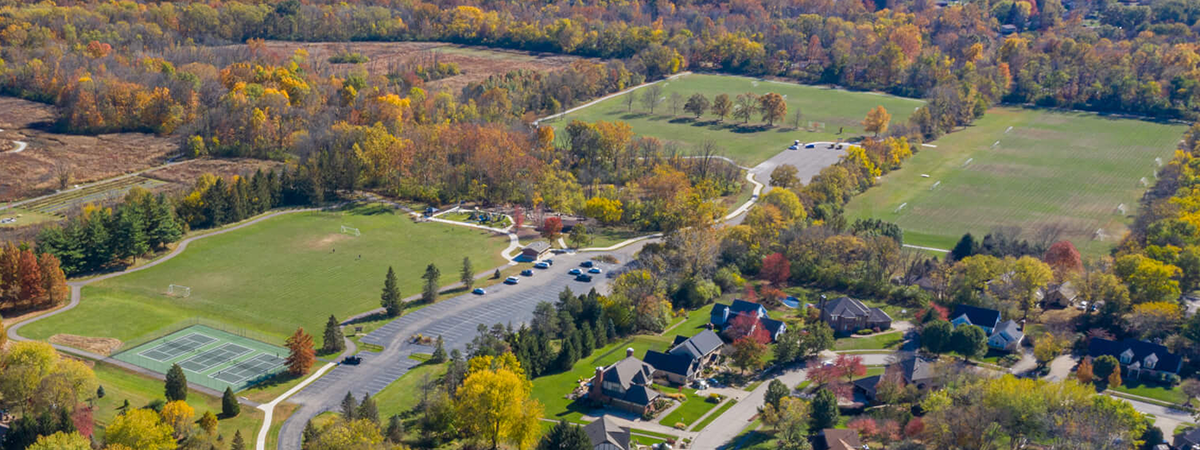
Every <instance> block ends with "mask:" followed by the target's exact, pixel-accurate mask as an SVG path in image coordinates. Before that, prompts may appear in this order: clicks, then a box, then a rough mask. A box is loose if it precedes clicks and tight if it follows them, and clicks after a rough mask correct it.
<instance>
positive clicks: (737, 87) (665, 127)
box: [550, 74, 925, 166]
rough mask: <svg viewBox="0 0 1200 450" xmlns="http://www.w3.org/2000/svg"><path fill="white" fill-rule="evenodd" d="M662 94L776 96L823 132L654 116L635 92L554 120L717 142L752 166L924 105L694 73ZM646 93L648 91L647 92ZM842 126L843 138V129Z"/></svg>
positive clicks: (660, 111)
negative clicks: (881, 111) (875, 117)
mask: <svg viewBox="0 0 1200 450" xmlns="http://www.w3.org/2000/svg"><path fill="white" fill-rule="evenodd" d="M662 84H663V95H664V96H665V97H666V98H668V99H669V98H670V96H671V94H673V93H679V94H680V95H682V96H683V98H684V99H685V100H686V99H687V97H690V96H691V95H692V94H696V93H701V94H704V95H705V96H706V97H708V99H709V101H712V99H713V98H714V97H716V96H717V95H718V94H728V95H729V97H730V100H731V101H734V100H735V99H736V97H737V95H738V94H742V93H746V92H753V93H755V94H758V95H765V94H767V93H770V92H775V93H778V94H780V95H784V96H786V101H787V104H788V118H787V119H785V120H784V121H783V122H784V124H787V123H790V120H791V116H792V114H794V113H795V111H796V110H797V109H799V110H800V111H801V113H802V117H801V119H802V121H803V122H804V123H807V122H809V121H814V122H823V123H824V124H825V129H824V131H816V132H809V131H807V130H805V129H803V127H802V129H800V130H794V129H792V128H791V127H790V126H789V125H783V124H776V126H775V127H772V128H767V127H766V124H765V123H762V124H760V123H759V122H760V120H761V117H757V116H756V117H754V118H753V119H752V120H751V121H750V123H749V125H748V126H743V125H742V124H741V123H740V122H739V121H736V120H734V119H733V118H732V117H729V118H726V119H725V121H724V122H719V121H718V120H717V117H716V116H712V115H708V114H706V115H704V116H703V117H701V118H700V119H699V121H696V120H693V117H694V116H693V115H691V114H688V113H686V112H684V111H683V110H682V108H681V109H680V110H679V112H678V114H679V115H678V116H674V115H672V112H671V106H670V101H669V100H665V101H662V102H660V103H659V104H658V106H656V107H655V108H654V113H653V114H651V113H649V111H647V110H645V109H644V108H643V107H642V104H641V97H642V94H643V92H644V91H643V90H641V89H639V90H636V91H633V93H632V95H634V96H635V99H634V102H633V108H632V109H629V108H627V107H626V96H627V95H630V94H625V95H620V96H616V97H613V98H610V99H607V100H605V101H602V102H599V103H597V104H595V105H592V106H589V107H587V108H584V109H582V110H579V111H576V112H573V113H571V114H567V115H566V116H564V117H560V118H557V119H554V120H553V121H552V122H550V123H551V124H552V125H553V126H555V127H557V128H559V130H557V131H558V132H560V133H564V130H563V129H562V128H564V127H566V126H567V124H569V123H570V122H571V121H572V120H582V121H585V122H595V121H600V120H604V121H609V122H612V121H623V122H627V123H629V125H630V126H632V127H633V132H634V133H635V134H638V135H642V136H653V137H657V138H659V139H663V140H666V141H674V142H679V143H682V144H685V145H686V146H687V147H689V148H690V147H694V146H696V145H699V144H700V143H702V142H704V141H710V140H711V141H714V142H717V144H718V145H719V146H720V147H722V148H724V152H725V154H726V156H728V157H730V158H731V159H734V160H736V161H738V162H739V163H741V164H742V165H746V166H753V165H755V164H758V163H760V162H762V161H765V160H766V159H768V158H770V157H771V156H774V155H775V154H776V153H779V152H780V151H781V150H783V149H785V148H787V147H788V146H789V145H791V144H792V141H793V140H797V139H798V140H800V141H801V142H815V141H836V140H837V139H839V138H842V139H846V138H850V137H854V136H860V135H862V134H863V131H862V124H861V122H862V120H863V118H864V117H866V115H867V111H869V110H871V109H872V108H874V107H876V106H879V105H882V106H883V107H884V108H886V109H887V110H888V111H889V112H891V114H892V121H893V122H897V123H899V122H903V121H907V120H908V116H909V115H911V114H912V113H913V111H914V110H915V109H916V108H918V107H920V106H921V105H923V104H925V102H923V101H921V100H916V99H909V98H902V97H895V96H890V95H883V94H878V93H872V92H849V91H843V90H838V89H831V88H825V87H818V86H806V85H800V84H793V83H783V82H772V81H763V80H758V79H754V78H748V77H739V76H726V75H700V74H692V75H685V76H682V77H679V78H675V79H673V80H670V81H666V82H663V83H662ZM643 89H644V88H643ZM839 128H843V130H842V131H843V132H842V134H840V135H839V134H838V129H839Z"/></svg>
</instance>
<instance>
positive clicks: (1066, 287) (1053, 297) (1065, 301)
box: [1037, 281, 1079, 308]
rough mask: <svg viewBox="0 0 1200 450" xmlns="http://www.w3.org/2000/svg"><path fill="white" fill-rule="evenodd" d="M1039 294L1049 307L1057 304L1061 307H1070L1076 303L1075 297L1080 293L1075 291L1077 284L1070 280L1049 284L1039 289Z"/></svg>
mask: <svg viewBox="0 0 1200 450" xmlns="http://www.w3.org/2000/svg"><path fill="white" fill-rule="evenodd" d="M1037 295H1038V297H1039V298H1041V300H1042V302H1044V303H1045V305H1046V306H1047V307H1049V306H1056V307H1059V308H1070V307H1072V306H1074V305H1075V299H1076V298H1077V297H1079V294H1078V293H1077V292H1075V286H1073V285H1071V282H1070V281H1064V282H1062V283H1061V284H1060V283H1051V284H1047V285H1046V287H1043V288H1041V289H1038V292H1037Z"/></svg>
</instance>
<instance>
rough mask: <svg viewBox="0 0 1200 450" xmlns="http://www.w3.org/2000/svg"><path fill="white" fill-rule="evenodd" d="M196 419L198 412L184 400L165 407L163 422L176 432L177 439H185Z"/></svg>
mask: <svg viewBox="0 0 1200 450" xmlns="http://www.w3.org/2000/svg"><path fill="white" fill-rule="evenodd" d="M194 417H196V410H195V409H192V407H191V406H190V405H188V404H187V402H185V401H183V400H176V401H173V402H170V403H167V404H166V405H165V406H163V410H162V419H163V422H164V423H166V424H167V425H170V426H171V428H173V429H174V430H175V437H176V438H183V437H185V436H187V435H188V434H189V431H190V429H191V425H192V418H194Z"/></svg>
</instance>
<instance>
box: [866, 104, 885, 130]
mask: <svg viewBox="0 0 1200 450" xmlns="http://www.w3.org/2000/svg"><path fill="white" fill-rule="evenodd" d="M891 121H892V115H891V114H889V113H888V112H887V109H886V108H884V107H883V105H879V106H876V107H875V109H872V110H871V111H869V112H867V118H865V119H863V121H862V125H863V129H864V130H865V131H868V132H871V133H875V135H876V136H879V135H880V134H883V133H887V130H888V124H889V123H890V122H891Z"/></svg>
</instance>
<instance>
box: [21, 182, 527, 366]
mask: <svg viewBox="0 0 1200 450" xmlns="http://www.w3.org/2000/svg"><path fill="white" fill-rule="evenodd" d="M341 225H349V226H352V227H356V228H358V229H359V230H360V231H361V232H362V235H361V236H358V237H354V236H351V235H347V234H343V233H340V232H339V230H340V227H341ZM507 244H508V241H507V239H503V238H500V237H494V236H493V235H492V234H491V233H488V232H484V231H479V230H472V229H469V228H466V227H457V226H451V225H446V224H438V223H414V222H413V221H412V220H410V219H409V218H408V217H406V215H405V214H403V213H402V212H396V211H393V210H392V209H390V208H385V207H382V206H378V205H365V206H360V207H356V208H354V209H351V210H348V211H334V212H305V213H295V214H286V215H282V216H278V217H273V218H271V219H267V220H264V221H262V222H260V223H257V224H254V225H252V226H249V227H246V228H243V229H239V230H235V231H231V232H228V233H224V234H221V235H216V236H212V237H208V238H204V239H201V240H198V241H195V242H192V243H191V244H190V245H189V246H188V248H187V250H186V251H184V252H182V253H180V254H179V255H178V256H176V257H175V258H173V259H170V260H168V261H166V262H164V263H162V264H160V265H157V266H155V267H153V268H150V269H147V270H143V271H140V272H134V273H130V274H126V275H122V276H119V277H116V278H113V279H110V280H105V281H103V282H99V283H96V284H93V285H89V286H87V287H85V288H84V290H83V301H82V302H81V303H80V304H79V306H78V307H76V308H74V309H72V310H70V311H66V312H64V313H62V314H59V315H56V316H54V317H48V318H46V319H44V320H40V321H38V322H35V323H31V324H29V325H28V326H26V327H24V328H22V330H21V331H22V334H23V335H25V336H26V337H30V338H34V339H47V338H49V337H50V336H51V335H54V334H56V333H69V334H75V335H82V336H95V337H110V338H116V339H120V340H122V341H129V340H131V339H135V338H138V337H141V336H144V335H147V334H150V333H152V332H154V331H155V330H159V329H161V328H164V327H166V326H169V325H171V324H174V323H178V322H181V321H184V320H187V319H190V318H193V317H203V318H207V319H213V320H218V321H221V322H224V323H226V324H229V325H232V326H235V327H240V328H246V329H250V330H254V331H258V332H262V333H266V334H267V335H269V336H272V337H275V338H277V339H276V340H277V341H279V342H282V340H283V338H284V337H286V336H288V335H290V334H291V333H292V332H294V331H295V330H296V328H297V327H299V326H302V327H304V329H305V330H307V331H308V332H309V334H312V335H313V337H314V339H315V340H316V341H317V342H316V344H317V346H318V347H319V346H320V345H321V342H320V340H321V333H320V330H322V329H323V326H324V324H325V321H326V320H327V319H328V317H329V316H330V315H331V314H332V315H335V316H337V317H347V316H350V315H353V314H357V313H361V312H363V311H367V310H370V309H373V308H377V307H378V306H379V289H380V286H382V285H383V279H384V275H385V274H386V273H387V270H388V267H389V266H390V267H393V268H394V269H395V270H396V274H397V278H398V281H399V287H400V292H401V294H402V295H406V296H407V295H412V294H415V293H417V292H420V286H421V282H422V280H421V278H420V275H421V274H422V273H424V270H425V266H426V265H428V264H430V263H433V264H435V265H437V266H438V267H440V268H441V272H442V277H441V281H442V283H443V284H449V283H451V282H453V280H455V279H457V271H458V267H459V266H460V265H461V264H462V258H463V257H464V256H467V257H470V258H471V260H472V261H473V262H474V265H475V267H476V268H478V270H487V269H490V268H492V267H495V266H498V265H500V264H502V263H503V262H504V260H503V258H502V257H501V256H500V254H499V252H500V250H501V249H503V248H505V247H506V246H507ZM171 284H177V285H184V286H189V287H191V295H190V296H189V297H186V298H178V297H170V296H167V295H165V292H166V290H167V286H168V285H171Z"/></svg>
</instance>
